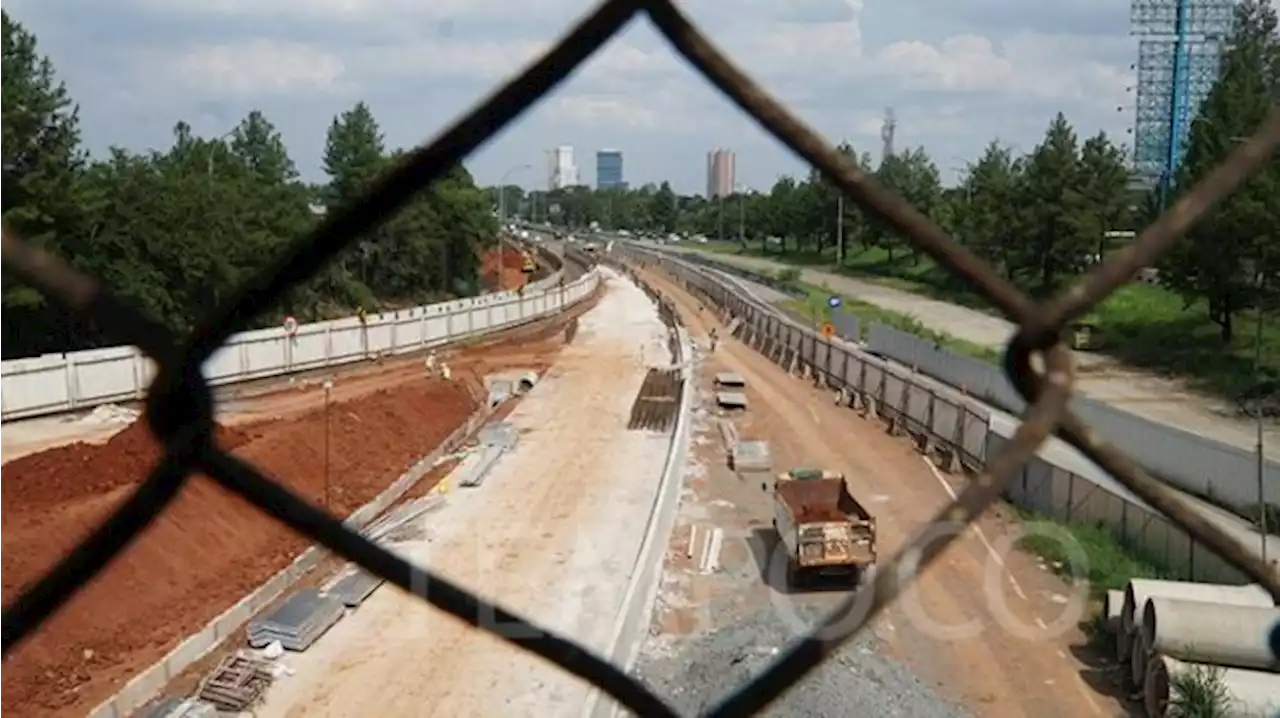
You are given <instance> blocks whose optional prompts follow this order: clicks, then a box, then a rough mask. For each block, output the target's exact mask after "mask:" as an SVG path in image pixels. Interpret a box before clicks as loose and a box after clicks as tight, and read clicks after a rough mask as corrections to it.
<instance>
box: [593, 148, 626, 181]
mask: <svg viewBox="0 0 1280 718" xmlns="http://www.w3.org/2000/svg"><path fill="white" fill-rule="evenodd" d="M626 187H627V183H626V182H624V181H623V179H622V151H621V150H600V151H599V152H597V153H596V189H626Z"/></svg>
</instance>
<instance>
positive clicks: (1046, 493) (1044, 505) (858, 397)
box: [615, 245, 1274, 583]
mask: <svg viewBox="0 0 1280 718" xmlns="http://www.w3.org/2000/svg"><path fill="white" fill-rule="evenodd" d="M615 251H619V252H620V253H621V254H622V255H623V256H624V257H626V258H627V260H628V261H629V262H631V263H632V264H634V265H647V266H655V267H658V268H660V269H661V270H662V271H664V272H665V273H666V274H668V275H669V276H671V277H673V278H675V279H676V280H677V281H679V282H681V283H682V284H683V285H684V286H685V287H687V288H688V289H689V290H690V291H692V292H694V293H695V294H698V295H700V296H702V297H703V298H705V299H707V300H708V301H709V302H710V303H711V304H712V305H715V306H717V307H719V308H720V309H721V310H722V311H723V312H724V313H725V314H726V316H727V317H730V318H731V321H733V322H735V323H736V327H735V328H734V332H733V335H734V336H735V337H736V338H738V339H740V340H741V341H743V342H744V343H746V344H748V345H749V346H751V347H753V348H755V349H756V350H758V351H760V352H761V353H762V354H764V355H765V356H767V357H768V358H770V359H771V360H773V361H774V362H776V363H778V364H780V365H782V366H784V367H786V368H788V369H789V370H792V371H795V372H799V373H801V374H803V375H808V376H810V377H812V378H813V380H814V381H817V382H820V383H823V384H825V385H826V386H827V387H828V388H830V389H831V391H832V392H833V395H838V396H839V397H840V400H841V401H844V402H847V403H848V404H849V405H850V406H851V407H853V408H854V409H855V410H857V411H859V412H860V413H861V414H862V415H863V416H866V417H868V418H878V419H880V420H882V421H884V422H885V423H886V424H887V425H888V427H889V430H890V431H891V432H895V433H901V434H902V435H904V436H910V437H911V438H913V439H914V440H915V442H916V445H917V447H919V449H920V450H921V451H922V452H925V453H927V454H930V455H933V456H935V457H937V458H938V459H939V460H940V463H941V464H942V465H943V466H946V467H948V468H951V469H953V470H954V469H959V468H961V467H964V468H967V469H969V470H979V469H981V468H982V467H983V466H984V465H985V463H986V459H987V457H989V456H994V455H995V454H996V452H998V451H999V449H1000V447H1001V446H1003V445H1004V442H1006V441H1007V440H1008V439H1009V438H1010V437H1012V436H1013V432H1014V431H1015V430H1016V428H1017V421H1016V420H1015V419H1009V418H1007V417H1004V416H1003V415H1002V414H1000V413H999V412H995V411H993V410H992V409H990V408H989V407H987V406H984V405H983V404H982V403H981V402H979V401H977V400H975V399H974V398H973V397H971V396H966V395H965V394H963V393H962V392H961V391H959V390H958V389H956V388H954V387H951V386H948V385H947V384H945V383H943V382H941V381H938V380H935V379H933V378H931V377H929V376H926V375H924V374H922V373H919V372H914V371H912V370H911V369H910V368H908V367H905V366H902V365H899V364H897V363H896V362H891V361H888V360H886V359H882V358H879V357H876V356H873V355H871V354H869V353H867V352H865V351H863V350H861V349H859V348H856V347H854V346H852V345H850V344H848V343H845V342H839V341H828V340H826V339H824V338H823V337H822V336H821V335H819V334H818V333H817V332H815V331H813V330H812V329H810V328H808V327H804V326H802V325H800V324H799V323H797V322H795V321H792V320H791V319H789V318H787V317H784V316H783V315H782V314H781V313H780V312H778V311H776V310H775V309H773V308H772V307H769V306H768V305H766V304H764V303H763V302H760V301H759V300H757V299H755V298H753V297H751V296H750V295H749V294H748V293H746V292H744V291H743V290H742V289H741V288H740V287H737V286H733V285H732V284H730V283H729V282H727V281H725V279H724V278H723V276H722V275H719V274H717V273H713V272H709V271H707V270H706V269H703V268H701V267H697V266H695V265H692V264H690V263H687V262H685V261H682V260H683V257H681V258H679V259H677V258H675V257H672V256H671V255H670V254H667V253H660V252H653V251H650V250H645V249H640V248H637V247H635V246H634V245H631V246H628V247H625V248H621V249H619V250H615ZM1019 472H1020V473H1019V475H1018V476H1017V477H1015V479H1014V480H1013V481H1012V482H1011V484H1010V486H1009V488H1008V490H1007V492H1006V498H1007V499H1008V500H1009V501H1010V502H1011V503H1013V504H1014V505H1017V506H1020V507H1023V508H1027V509H1030V510H1033V511H1035V512H1037V513H1038V514H1041V515H1043V516H1046V517H1049V518H1053V519H1058V520H1062V521H1071V522H1075V523H1095V524H1101V525H1104V526H1106V527H1108V528H1110V529H1111V530H1112V531H1113V532H1114V533H1116V534H1117V535H1118V536H1121V537H1123V539H1124V540H1126V541H1127V542H1128V544H1129V545H1130V546H1131V547H1132V548H1134V549H1135V550H1137V551H1139V552H1141V553H1142V554H1144V555H1146V556H1148V557H1150V558H1151V560H1153V561H1155V562H1159V563H1160V564H1162V565H1164V566H1166V567H1168V568H1169V569H1170V570H1171V572H1172V574H1173V575H1172V576H1170V577H1171V578H1178V579H1182V580H1193V581H1203V582H1213V583H1244V582H1245V578H1244V576H1243V574H1241V573H1239V572H1238V571H1237V570H1236V569H1234V568H1232V567H1230V566H1228V565H1227V564H1226V563H1225V562H1224V561H1222V560H1221V559H1220V558H1218V557H1217V556H1216V555H1214V554H1213V553H1212V552H1211V551H1209V550H1208V549H1206V548H1205V547H1203V546H1201V545H1199V544H1197V543H1195V542H1193V541H1192V540H1191V539H1190V537H1188V536H1187V534H1186V533H1185V532H1183V531H1182V530H1181V529H1179V528H1178V527H1176V526H1175V525H1173V524H1172V523H1170V522H1169V521H1167V520H1166V519H1164V518H1163V517H1162V516H1161V515H1160V514H1159V513H1158V512H1156V511H1155V509H1153V508H1151V507H1150V506H1148V505H1147V504H1146V503H1144V502H1143V501H1142V500H1141V499H1139V498H1138V497H1137V496H1134V495H1133V494H1131V493H1130V492H1129V491H1127V490H1126V489H1125V488H1124V487H1123V486H1121V485H1120V484H1118V483H1117V482H1116V481H1115V480H1114V479H1112V478H1111V477H1110V476H1108V475H1107V474H1106V473H1105V472H1104V471H1102V470H1101V469H1099V468H1098V467H1097V466H1096V465H1094V464H1093V463H1092V462H1091V461H1089V460H1088V459H1086V458H1084V457H1083V456H1082V455H1081V454H1080V453H1079V452H1077V451H1076V450H1075V449H1074V448H1073V447H1070V446H1068V445H1067V444H1065V443H1063V442H1061V441H1059V440H1057V439H1051V440H1050V441H1049V442H1046V444H1045V445H1044V446H1042V447H1041V449H1040V450H1039V451H1038V452H1037V456H1036V457H1035V458H1033V459H1032V460H1031V461H1029V462H1027V464H1025V465H1024V466H1023V467H1022V468H1021V469H1020V470H1019ZM1242 540H1245V541H1248V540H1249V538H1247V537H1242ZM1253 540H1254V541H1260V540H1261V539H1260V538H1259V537H1257V534H1256V533H1254V534H1253ZM1272 553H1274V550H1273V551H1272Z"/></svg>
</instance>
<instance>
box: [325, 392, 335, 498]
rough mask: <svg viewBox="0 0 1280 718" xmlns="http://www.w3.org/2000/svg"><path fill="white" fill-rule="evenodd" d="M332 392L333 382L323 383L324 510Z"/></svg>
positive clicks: (327, 489)
mask: <svg viewBox="0 0 1280 718" xmlns="http://www.w3.org/2000/svg"><path fill="white" fill-rule="evenodd" d="M332 392H333V380H332V379H325V382H324V508H325V510H326V511H327V510H329V504H330V499H329V399H330V397H331V394H332Z"/></svg>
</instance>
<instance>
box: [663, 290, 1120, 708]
mask: <svg viewBox="0 0 1280 718" xmlns="http://www.w3.org/2000/svg"><path fill="white" fill-rule="evenodd" d="M641 276H642V277H643V278H644V279H645V280H646V281H648V282H650V284H652V285H653V286H654V287H655V288H656V289H658V290H659V291H660V292H662V293H664V294H665V295H667V296H669V297H671V298H673V299H674V300H675V303H676V307H677V309H678V311H679V313H680V314H681V315H682V317H683V318H684V321H685V324H686V326H687V327H688V330H689V332H690V334H691V337H692V339H693V341H694V342H695V343H696V344H697V345H698V346H701V347H703V348H704V352H705V347H706V346H707V335H708V332H709V331H710V330H711V329H712V328H717V329H718V332H719V334H720V336H722V337H728V336H729V332H728V331H727V330H726V327H724V326H723V325H722V324H721V323H720V322H719V320H718V319H717V317H716V316H715V314H714V313H713V312H712V311H711V309H710V308H704V307H703V305H702V303H701V302H700V301H699V300H697V299H694V298H693V297H691V296H690V295H689V294H688V293H687V292H685V291H683V289H682V288H681V287H679V286H677V285H676V283H674V282H672V281H670V280H669V279H668V278H667V277H666V275H664V274H661V273H659V272H656V271H653V270H646V271H642V272H641ZM697 355H698V354H697V352H696V351H695V356H697ZM716 372H734V373H737V374H739V375H740V376H742V377H743V378H744V379H745V381H746V388H745V393H746V395H747V399H748V409H747V412H746V413H745V414H744V415H740V416H738V417H736V418H735V419H734V422H735V424H737V426H738V433H739V435H740V438H741V439H743V440H764V441H768V442H769V443H770V448H771V452H772V456H773V463H774V468H775V470H777V471H782V470H785V469H787V468H790V467H796V466H801V467H816V468H822V469H830V470H835V471H839V472H841V473H843V474H845V476H846V478H847V481H848V484H849V487H850V489H851V490H852V491H853V493H854V494H855V496H857V497H859V498H860V499H861V500H862V501H863V502H864V503H865V504H866V505H867V507H868V508H869V509H870V510H871V512H872V513H873V514H875V515H876V517H877V521H878V525H879V537H878V538H879V554H880V556H881V557H883V558H884V559H887V558H888V557H889V556H891V555H893V554H894V553H895V552H896V551H898V550H899V549H900V548H901V547H902V546H903V544H904V543H905V541H906V540H907V539H908V537H909V536H910V535H911V534H912V533H914V532H915V531H918V530H919V529H920V528H921V527H922V526H923V525H925V524H926V523H927V522H928V521H929V520H930V519H931V517H932V516H933V515H934V513H935V512H936V511H938V510H939V509H940V508H941V507H942V506H944V505H945V504H946V503H947V502H948V501H949V500H950V499H951V498H952V496H953V492H956V491H958V490H960V488H961V486H962V483H963V481H964V480H963V478H959V477H951V476H947V475H944V474H941V473H939V472H938V471H937V470H936V469H935V468H934V467H933V466H932V465H931V464H929V463H927V462H926V461H925V460H923V459H922V457H921V455H920V454H919V453H918V452H916V451H915V449H914V448H913V447H912V446H911V444H910V443H909V442H907V441H905V440H902V439H899V438H895V437H893V436H890V435H888V434H887V433H886V432H885V430H884V428H883V426H881V425H880V424H878V423H875V422H872V421H868V420H866V419H863V418H860V417H859V416H858V415H857V413H855V412H853V411H850V410H849V409H847V408H843V407H840V406H838V405H836V403H835V402H833V401H832V397H831V394H830V393H829V392H826V391H822V390H819V389H816V388H814V386H813V384H812V382H806V381H802V380H800V379H799V378H796V377H793V376H789V375H788V374H787V373H786V371H784V370H783V369H782V368H781V367H779V366H777V365H776V364H774V363H773V362H771V361H769V360H768V359H766V358H765V357H764V356H763V355H761V354H759V353H757V352H756V351H755V350H753V349H752V348H750V347H748V346H746V345H744V344H742V343H741V342H739V341H738V340H736V339H733V338H726V339H724V340H723V341H722V342H721V343H720V346H719V348H717V349H716V350H715V352H714V353H712V354H706V353H703V354H702V355H701V359H700V360H699V361H698V362H697V370H696V380H695V385H696V390H695V397H700V398H701V400H700V401H699V402H698V403H696V404H695V409H694V419H693V421H692V426H691V428H692V432H693V433H692V437H691V444H692V445H693V446H695V447H698V448H696V449H695V451H694V452H693V455H692V457H691V460H690V462H689V465H688V467H687V469H686V475H685V486H684V493H683V495H682V501H681V507H680V515H679V516H678V518H677V521H676V525H675V528H674V530H673V531H672V534H671V544H670V548H669V550H668V552H667V558H666V565H665V569H664V575H663V579H662V587H661V591H660V593H659V597H658V601H657V610H656V611H655V615H654V617H653V624H652V627H651V629H650V639H649V640H648V641H647V642H646V644H645V646H644V647H643V649H642V653H641V658H640V661H639V665H638V671H639V672H640V674H641V675H642V676H643V677H644V678H645V680H646V681H647V682H648V683H650V684H651V685H653V686H654V687H655V689H657V690H658V691H659V692H661V693H663V694H665V695H668V696H671V699H672V700H673V701H675V703H676V705H677V707H678V708H680V709H682V710H683V711H686V712H695V711H698V710H701V709H704V708H705V707H706V706H707V705H708V703H709V701H711V700H712V699H713V698H715V697H717V696H719V695H720V694H722V693H723V692H724V691H726V690H728V689H729V688H731V687H732V686H734V685H736V684H738V683H740V682H742V681H743V680H746V679H747V678H748V676H749V675H751V674H753V673H756V672H758V671H760V670H762V669H763V667H764V665H766V664H767V663H768V662H769V661H770V660H772V659H773V658H774V657H775V656H776V654H777V651H778V650H779V649H781V648H782V647H783V646H785V645H787V644H788V643H789V642H790V641H792V640H794V639H795V638H797V637H799V635H800V634H801V632H802V631H803V630H804V629H805V627H806V626H807V625H810V624H812V623H813V622H814V621H815V620H816V619H817V618H818V617H819V616H820V615H821V614H822V613H824V612H826V611H828V610H830V609H831V608H832V607H834V605H835V604H836V603H837V602H838V600H839V599H841V598H843V597H844V596H845V595H847V594H846V593H844V592H834V593H833V592H821V591H818V592H811V593H803V594H793V593H790V592H789V591H787V590H786V589H785V588H784V587H783V586H782V585H781V583H782V580H781V578H782V576H783V574H784V571H783V570H782V567H783V565H784V564H783V563H782V558H783V556H784V554H782V553H780V552H779V551H778V550H776V549H775V547H774V542H775V541H776V538H775V537H776V534H775V533H774V532H773V531H772V529H771V528H770V519H771V518H772V506H771V501H770V498H769V496H768V495H767V494H766V493H764V492H763V491H762V490H761V486H760V484H761V480H760V479H759V478H755V479H752V480H749V481H748V480H744V478H743V477H740V476H739V475H738V474H735V473H734V472H733V471H731V470H729V469H728V468H727V467H726V462H725V449H724V448H723V447H722V445H721V440H720V437H719V435H718V432H717V429H716V426H715V424H716V416H715V413H716V409H715V407H714V406H712V405H711V402H710V401H707V400H706V398H707V397H708V396H709V394H710V392H711V390H712V377H713V376H714V374H715V373H716ZM993 513H998V512H989V513H988V514H987V515H986V516H984V517H983V518H982V520H980V521H979V522H978V523H977V524H976V525H975V526H974V527H972V528H970V529H968V530H967V531H965V533H964V535H963V536H962V537H961V539H960V540H959V541H958V542H957V543H956V544H954V545H953V546H951V547H950V548H948V549H947V550H946V551H944V552H943V554H942V556H941V557H940V558H939V560H938V562H937V563H936V564H935V565H934V566H933V567H932V568H931V569H930V570H928V571H927V572H926V573H925V574H924V575H923V576H921V577H920V579H919V580H918V581H917V582H916V584H915V585H914V586H913V587H911V588H910V589H908V590H907V592H906V595H905V596H904V597H903V598H902V599H901V600H900V601H899V602H898V603H897V604H895V605H894V606H893V607H891V608H890V609H889V610H888V611H886V612H885V613H884V614H883V615H882V616H881V617H880V618H879V619H878V620H876V621H875V622H874V623H873V625H872V626H871V627H870V629H869V630H865V631H864V632H863V635H862V636H861V637H860V638H859V639H858V640H855V641H851V642H850V643H849V644H848V645H846V646H844V647H842V648H841V649H840V650H838V651H836V652H835V653H834V654H833V655H832V656H830V657H829V658H828V660H827V661H826V663H825V664H824V665H823V666H822V667H820V668H819V669H818V670H816V671H814V673H812V674H811V675H809V676H806V678H805V679H804V680H803V681H802V682H801V684H800V685H798V686H796V688H795V689H793V690H791V691H790V692H788V693H787V694H786V695H784V696H782V697H781V698H780V699H779V701H778V702H777V703H776V704H775V705H774V706H771V708H770V709H769V710H768V711H767V712H766V714H767V715H780V716H796V715H806V716H810V715H811V716H833V717H834V716H850V715H867V716H903V717H904V718H905V717H911V718H919V717H925V716H927V717H929V718H943V717H944V716H945V717H947V718H953V717H955V716H964V715H973V716H983V717H984V718H986V717H995V718H1033V717H1035V716H1041V715H1045V714H1054V715H1064V716H1068V715H1069V716H1080V717H1084V716H1109V715H1116V714H1117V713H1119V712H1120V710H1121V709H1120V706H1119V705H1118V703H1117V701H1116V699H1115V698H1114V697H1113V696H1108V695H1103V694H1101V693H1099V689H1102V690H1107V689H1109V686H1108V682H1107V681H1106V680H1105V678H1103V677H1102V676H1100V671H1099V670H1098V668H1097V667H1096V664H1095V663H1094V660H1093V657H1092V656H1090V655H1089V654H1088V653H1087V651H1086V649H1084V648H1083V646H1084V645H1085V640H1084V636H1083V635H1082V634H1081V633H1080V631H1079V629H1078V628H1077V626H1076V621H1075V620H1074V618H1075V616H1074V615H1073V609H1075V608H1077V607H1078V605H1079V604H1078V601H1079V599H1080V598H1082V593H1081V589H1080V588H1077V587H1072V586H1069V585H1066V584H1064V583H1063V582H1062V581H1061V580H1060V579H1058V578H1057V577H1055V576H1053V575H1052V574H1051V573H1050V572H1048V571H1046V570H1045V569H1044V568H1043V567H1041V566H1039V565H1037V561H1036V560H1035V559H1033V558H1032V557H1030V556H1028V555H1026V554H1023V553H1020V552H1017V551H1012V552H1009V551H1007V550H1004V547H1005V545H1006V544H1007V542H1008V541H1009V540H1010V539H1011V538H1012V537H1013V535H1015V534H1016V532H1017V526H1016V524H1015V523H1014V522H1011V521H1007V520H1004V519H1002V518H1000V517H999V516H997V515H993ZM710 535H718V536H719V537H720V540H718V541H710V542H708V541H707V537H708V536H710ZM708 554H711V555H708ZM708 568H712V569H713V570H707V569H708Z"/></svg>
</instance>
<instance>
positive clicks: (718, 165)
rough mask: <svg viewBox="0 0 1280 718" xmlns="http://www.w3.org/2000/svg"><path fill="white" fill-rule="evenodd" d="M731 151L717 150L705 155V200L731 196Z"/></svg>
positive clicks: (732, 161) (732, 164)
mask: <svg viewBox="0 0 1280 718" xmlns="http://www.w3.org/2000/svg"><path fill="white" fill-rule="evenodd" d="M733 172H734V156H733V150H727V149H724V148H719V149H715V150H712V151H711V152H708V153H707V199H718V198H720V197H728V196H730V195H732V194H733V187H734V177H733Z"/></svg>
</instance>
